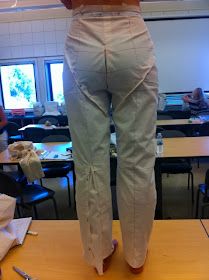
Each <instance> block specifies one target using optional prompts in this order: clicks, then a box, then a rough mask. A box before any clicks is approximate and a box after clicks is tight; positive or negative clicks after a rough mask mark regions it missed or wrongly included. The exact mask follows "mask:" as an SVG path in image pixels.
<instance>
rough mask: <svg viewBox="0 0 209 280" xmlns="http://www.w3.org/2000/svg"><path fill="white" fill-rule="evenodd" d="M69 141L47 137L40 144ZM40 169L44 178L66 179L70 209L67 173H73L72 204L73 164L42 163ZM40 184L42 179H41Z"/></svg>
mask: <svg viewBox="0 0 209 280" xmlns="http://www.w3.org/2000/svg"><path fill="white" fill-rule="evenodd" d="M69 141H70V139H69V138H68V137H67V136H65V135H49V136H47V137H45V138H43V139H42V143H47V142H69ZM42 169H43V172H44V175H45V177H44V178H59V177H65V178H66V179H67V188H68V199H69V206H70V207H71V196H70V179H69V177H68V175H67V174H68V173H69V172H70V171H72V172H73V190H74V202H75V171H74V163H73V162H56V163H53V162H52V163H43V164H42ZM41 184H42V179H41Z"/></svg>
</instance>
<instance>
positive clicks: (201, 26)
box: [146, 18, 209, 93]
mask: <svg viewBox="0 0 209 280" xmlns="http://www.w3.org/2000/svg"><path fill="white" fill-rule="evenodd" d="M146 25H147V27H148V29H149V31H150V34H151V37H152V40H153V42H154V45H155V54H156V59H157V66H158V77H159V92H162V93H169V92H188V91H192V90H193V89H194V88H196V87H201V88H202V89H203V90H205V91H208V90H209V18H195V19H174V20H157V21H146Z"/></svg>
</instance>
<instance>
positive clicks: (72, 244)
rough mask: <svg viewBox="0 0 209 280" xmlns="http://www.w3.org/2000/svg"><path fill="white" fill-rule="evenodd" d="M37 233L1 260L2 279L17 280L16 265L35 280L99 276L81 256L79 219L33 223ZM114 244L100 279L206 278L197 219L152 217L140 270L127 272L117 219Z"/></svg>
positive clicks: (205, 243)
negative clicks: (162, 219)
mask: <svg viewBox="0 0 209 280" xmlns="http://www.w3.org/2000/svg"><path fill="white" fill-rule="evenodd" d="M31 229H32V230H34V231H38V233H39V234H38V236H29V235H27V236H26V239H25V242H24V244H23V246H20V247H16V248H14V249H12V250H11V251H10V252H9V254H8V255H7V256H6V258H5V259H4V260H3V261H2V263H1V267H2V274H3V277H2V280H17V279H22V278H21V277H20V276H18V275H17V274H16V272H14V271H13V270H12V266H13V265H16V266H17V267H20V268H22V269H24V270H25V271H27V272H28V273H29V274H31V275H32V276H34V277H37V278H38V279H40V280H71V279H72V280H84V279H91V280H93V279H99V276H98V275H97V274H96V272H95V271H94V269H93V268H92V267H91V266H88V265H87V264H86V263H85V261H84V260H83V258H82V248H81V241H80V232H79V223H78V221H33V222H32V226H31ZM113 236H114V238H116V239H118V241H119V246H118V249H117V251H116V253H115V255H114V256H113V259H112V263H111V266H110V268H109V269H108V271H107V272H106V273H105V274H104V276H103V277H102V279H107V280H119V279H120V280H125V279H126V280H127V279H141V280H165V279H166V280H174V279H175V280H192V279H193V280H208V271H209V270H208V268H209V266H208V258H209V240H208V238H207V236H206V234H205V232H204V229H203V227H202V225H201V223H200V221H199V220H176V221H175V220H173V221H172V220H168V221H166V220H165V221H154V227H153V233H152V236H151V241H150V245H149V251H148V256H147V260H146V265H145V268H144V271H143V272H142V273H141V274H140V275H133V274H131V273H130V272H129V270H128V267H127V265H126V263H125V261H124V257H123V252H122V242H121V234H120V225H119V221H114V222H113Z"/></svg>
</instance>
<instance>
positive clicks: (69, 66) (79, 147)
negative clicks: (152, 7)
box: [63, 7, 158, 274]
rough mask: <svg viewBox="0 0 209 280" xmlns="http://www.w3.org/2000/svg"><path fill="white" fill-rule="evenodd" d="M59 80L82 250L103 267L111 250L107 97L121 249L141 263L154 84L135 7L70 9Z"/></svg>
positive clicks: (150, 201) (150, 213) (148, 211)
mask: <svg viewBox="0 0 209 280" xmlns="http://www.w3.org/2000/svg"><path fill="white" fill-rule="evenodd" d="M93 9H94V10H93ZM135 9H136V7H135ZM63 82H64V94H65V101H66V107H67V111H68V117H69V125H70V132H71V136H72V141H73V155H74V159H75V171H76V200H77V212H78V217H79V220H80V229H81V237H82V241H83V247H84V256H85V258H86V260H87V261H88V263H90V264H91V265H93V266H94V267H96V268H97V270H98V272H99V274H103V267H102V265H103V259H104V258H105V257H107V256H108V255H110V254H111V252H112V250H113V248H112V204H111V190H110V166H109V162H110V160H109V147H110V107H111V104H112V117H113V120H114V123H115V127H116V138H117V151H118V168H117V202H118V208H119V217H120V222H121V231H122V238H123V248H124V255H125V259H126V261H127V262H128V263H129V264H130V265H131V266H132V267H139V266H141V265H143V264H144V261H145V258H146V252H147V246H148V241H149V237H150V233H151V229H152V223H153V218H154V211H155V204H156V191H155V180H154V162H155V140H154V138H155V121H156V104H157V87H158V82H157V71H156V67H155V58H154V55H153V44H152V41H151V39H150V36H149V33H148V31H147V28H146V26H145V24H144V21H143V19H142V18H141V16H140V13H139V11H137V10H135V11H134V10H132V9H130V10H127V12H124V11H123V12H121V11H120V9H119V7H118V11H117V9H115V10H114V11H113V12H106V10H105V9H102V11H101V7H99V8H98V9H95V7H94V8H92V7H86V12H85V7H82V13H80V12H79V11H74V17H73V19H72V22H71V25H70V29H69V33H68V34H67V39H66V46H65V63H64V71H63Z"/></svg>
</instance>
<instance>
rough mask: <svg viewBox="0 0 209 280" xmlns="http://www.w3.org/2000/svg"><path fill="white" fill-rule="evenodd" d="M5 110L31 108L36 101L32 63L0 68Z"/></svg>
mask: <svg viewBox="0 0 209 280" xmlns="http://www.w3.org/2000/svg"><path fill="white" fill-rule="evenodd" d="M0 74H1V76H0V78H1V90H2V99H3V103H4V108H5V109H19V108H24V109H28V108H32V107H33V103H34V102H36V101H37V98H36V86H35V73H34V64H33V63H24V64H10V65H1V66H0Z"/></svg>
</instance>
